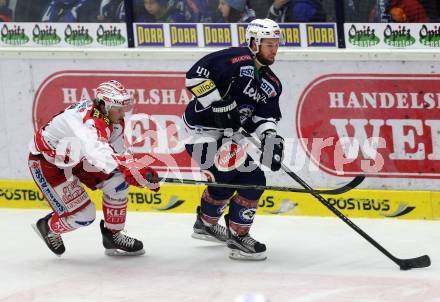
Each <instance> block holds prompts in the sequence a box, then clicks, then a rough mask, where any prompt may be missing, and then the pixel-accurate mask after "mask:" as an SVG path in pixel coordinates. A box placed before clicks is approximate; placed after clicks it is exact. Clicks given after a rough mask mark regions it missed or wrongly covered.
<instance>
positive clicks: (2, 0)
mask: <svg viewBox="0 0 440 302" xmlns="http://www.w3.org/2000/svg"><path fill="white" fill-rule="evenodd" d="M11 21H12V10H11V9H10V8H9V0H0V22H11Z"/></svg>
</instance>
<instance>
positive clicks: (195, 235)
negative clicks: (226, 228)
mask: <svg viewBox="0 0 440 302" xmlns="http://www.w3.org/2000/svg"><path fill="white" fill-rule="evenodd" d="M191 237H192V238H194V239H198V240H204V241H209V242H215V243H226V241H221V240H219V239H217V238H215V237H212V236H211V235H208V234H200V233H196V232H194V233H192V234H191Z"/></svg>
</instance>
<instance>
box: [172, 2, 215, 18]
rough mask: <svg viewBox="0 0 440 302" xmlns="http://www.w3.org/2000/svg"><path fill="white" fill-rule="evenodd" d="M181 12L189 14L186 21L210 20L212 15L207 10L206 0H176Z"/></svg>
mask: <svg viewBox="0 0 440 302" xmlns="http://www.w3.org/2000/svg"><path fill="white" fill-rule="evenodd" d="M176 2H177V4H178V3H179V2H180V3H181V4H180V5H179V6H178V8H179V10H180V12H181V14H183V15H186V16H191V18H190V19H191V20H187V19H185V21H187V22H212V16H211V14H210V12H209V3H208V0H185V1H176Z"/></svg>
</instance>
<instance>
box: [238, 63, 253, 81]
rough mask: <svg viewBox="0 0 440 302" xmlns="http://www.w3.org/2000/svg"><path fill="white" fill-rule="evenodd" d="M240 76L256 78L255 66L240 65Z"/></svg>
mask: <svg viewBox="0 0 440 302" xmlns="http://www.w3.org/2000/svg"><path fill="white" fill-rule="evenodd" d="M240 77H249V78H254V67H253V66H242V67H240Z"/></svg>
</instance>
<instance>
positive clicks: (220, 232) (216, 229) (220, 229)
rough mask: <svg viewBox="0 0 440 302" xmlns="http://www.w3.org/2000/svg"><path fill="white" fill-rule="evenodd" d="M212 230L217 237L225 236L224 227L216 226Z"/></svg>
mask: <svg viewBox="0 0 440 302" xmlns="http://www.w3.org/2000/svg"><path fill="white" fill-rule="evenodd" d="M211 230H212V231H213V232H214V234H216V235H224V234H225V228H224V227H223V226H222V225H219V224H215V225H213V226H212V227H211Z"/></svg>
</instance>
